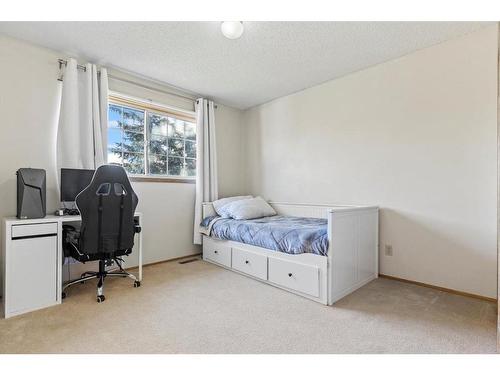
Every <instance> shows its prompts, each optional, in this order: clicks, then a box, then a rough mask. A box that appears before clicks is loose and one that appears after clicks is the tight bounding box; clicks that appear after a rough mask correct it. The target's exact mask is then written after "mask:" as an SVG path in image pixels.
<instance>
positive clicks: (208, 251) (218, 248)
mask: <svg viewBox="0 0 500 375" xmlns="http://www.w3.org/2000/svg"><path fill="white" fill-rule="evenodd" d="M203 259H207V260H210V261H212V262H215V263H219V264H221V265H223V266H226V267H231V246H228V245H227V244H225V243H224V241H218V240H213V239H211V238H207V237H204V238H203Z"/></svg>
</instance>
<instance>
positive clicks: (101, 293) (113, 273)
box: [62, 260, 141, 303]
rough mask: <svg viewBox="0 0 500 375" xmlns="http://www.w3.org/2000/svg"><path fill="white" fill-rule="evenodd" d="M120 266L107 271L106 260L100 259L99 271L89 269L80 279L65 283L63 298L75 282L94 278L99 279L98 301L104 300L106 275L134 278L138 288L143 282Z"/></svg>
mask: <svg viewBox="0 0 500 375" xmlns="http://www.w3.org/2000/svg"><path fill="white" fill-rule="evenodd" d="M118 267H119V268H120V270H119V271H110V272H108V271H106V265H105V261H104V260H100V261H99V271H97V272H95V271H87V272H84V273H82V275H81V276H80V278H79V279H75V280H71V281H68V282H67V283H66V284H64V286H63V289H62V298H63V299H64V298H66V292H65V290H66V289H67V288H68V287H70V286H72V285H75V284H83V283H85V281H88V280H92V279H97V280H99V281H98V282H97V298H96V300H97V302H98V303H100V302H104V300H105V299H106V297H105V296H104V279H105V278H106V277H128V278H130V279H132V280H134V288H138V287H140V286H141V282H140V281H139V280H137V277H136V276H134V275H132V274H131V273H129V272H127V271H125V270H124V269H123V268H121V266H120V265H119V264H118Z"/></svg>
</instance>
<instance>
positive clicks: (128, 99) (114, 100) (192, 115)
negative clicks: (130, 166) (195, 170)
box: [106, 91, 198, 183]
mask: <svg viewBox="0 0 500 375" xmlns="http://www.w3.org/2000/svg"><path fill="white" fill-rule="evenodd" d="M110 104H116V105H119V106H128V107H129V108H134V109H139V110H143V111H144V174H129V177H130V179H131V180H132V181H138V182H140V181H144V182H179V183H195V182H196V176H175V175H174V176H171V175H152V174H149V173H148V172H149V171H148V168H149V160H148V158H149V153H148V150H147V149H148V142H149V132H148V131H147V112H152V113H157V114H160V115H165V116H170V117H175V118H181V119H183V120H186V121H189V122H193V123H195V124H196V112H194V111H188V110H184V109H180V108H176V107H172V106H168V105H165V104H162V103H157V102H154V101H152V100H147V99H141V98H137V97H133V96H129V95H126V94H122V93H118V92H116V91H110V92H109V94H108V107H109V105H110ZM108 111H109V109H108ZM196 137H198V134H196ZM167 138H168V137H167ZM107 147H108V145H106V148H107ZM185 148H186V145H184V149H185ZM197 159H198V155H197V156H196V159H195V160H197ZM167 161H168V156H167Z"/></svg>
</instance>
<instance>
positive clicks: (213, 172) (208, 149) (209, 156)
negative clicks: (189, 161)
mask: <svg viewBox="0 0 500 375" xmlns="http://www.w3.org/2000/svg"><path fill="white" fill-rule="evenodd" d="M196 147H197V154H196V155H197V159H196V199H195V209H194V237H193V243H195V244H201V235H200V232H199V227H200V222H201V220H202V212H201V209H202V205H201V204H202V203H203V202H211V201H214V200H216V199H217V198H218V197H219V193H218V187H217V152H216V144H215V111H214V102H213V101H211V100H207V99H198V100H197V101H196Z"/></svg>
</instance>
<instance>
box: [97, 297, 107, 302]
mask: <svg viewBox="0 0 500 375" xmlns="http://www.w3.org/2000/svg"><path fill="white" fill-rule="evenodd" d="M105 299H106V297H104V296H97V303H101V302H104V300H105Z"/></svg>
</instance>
